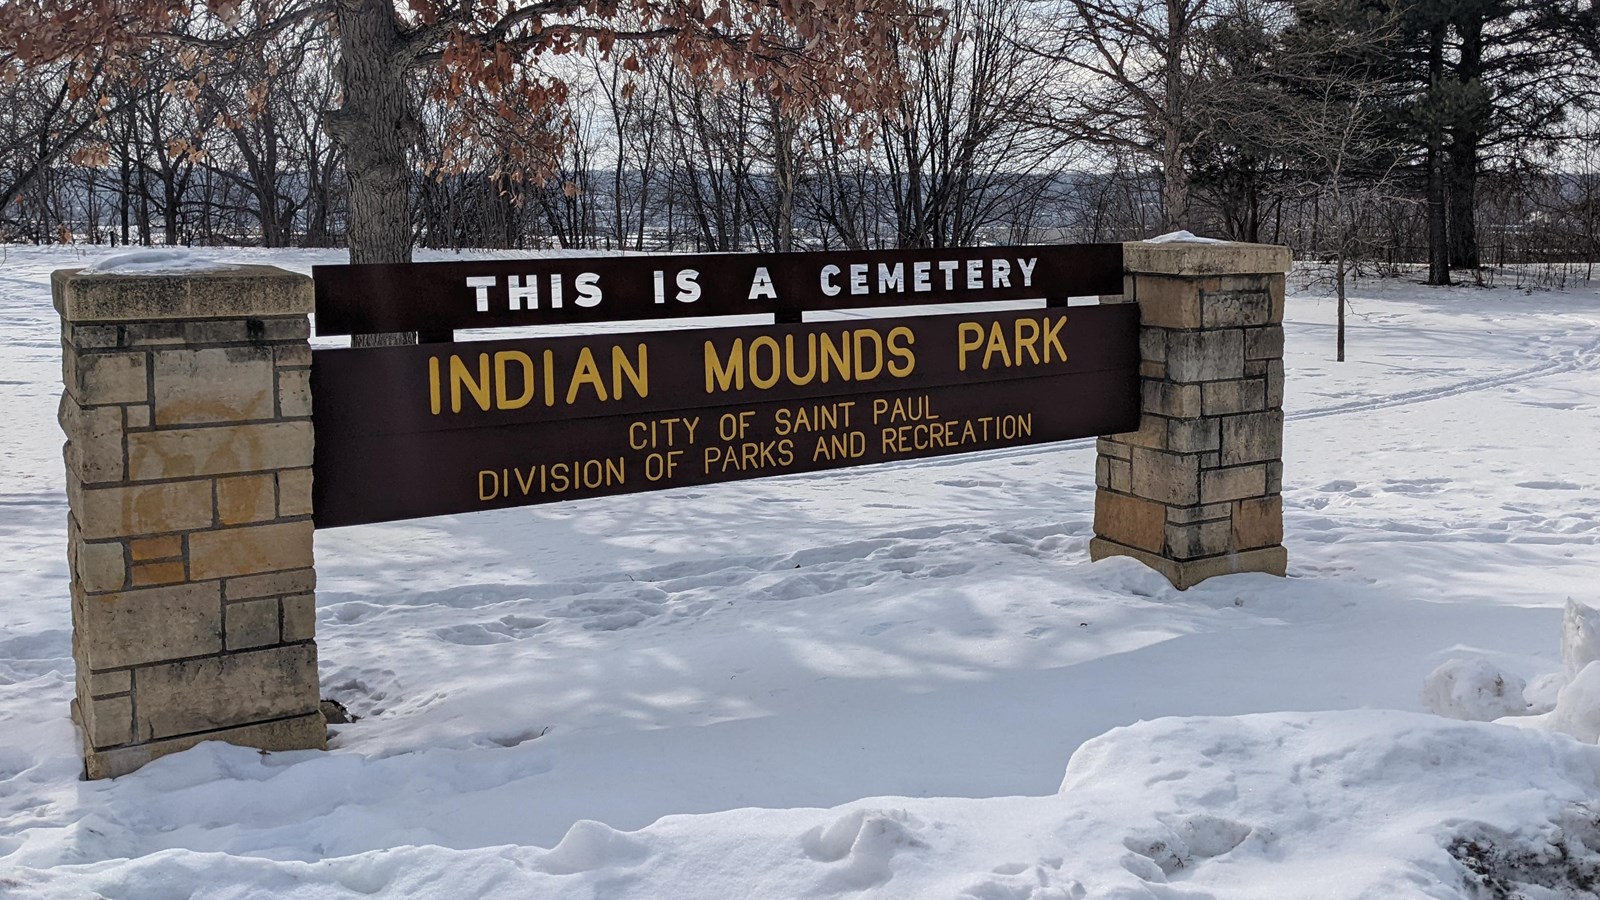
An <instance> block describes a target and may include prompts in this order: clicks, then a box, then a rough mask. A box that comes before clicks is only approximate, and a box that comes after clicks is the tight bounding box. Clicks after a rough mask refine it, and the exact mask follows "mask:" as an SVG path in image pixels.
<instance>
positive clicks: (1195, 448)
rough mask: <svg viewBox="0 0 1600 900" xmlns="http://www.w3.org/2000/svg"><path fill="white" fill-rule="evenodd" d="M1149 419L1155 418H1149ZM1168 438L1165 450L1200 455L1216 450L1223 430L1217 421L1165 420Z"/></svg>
mask: <svg viewBox="0 0 1600 900" xmlns="http://www.w3.org/2000/svg"><path fill="white" fill-rule="evenodd" d="M1147 418H1155V417H1154V416H1149V417H1147ZM1163 421H1165V422H1166V424H1167V438H1166V442H1165V448H1164V449H1167V450H1171V451H1173V452H1175V453H1200V452H1203V451H1206V450H1216V449H1217V448H1218V446H1219V442H1220V441H1221V440H1222V430H1221V428H1220V427H1219V426H1218V423H1217V420H1216V419H1165V420H1163Z"/></svg>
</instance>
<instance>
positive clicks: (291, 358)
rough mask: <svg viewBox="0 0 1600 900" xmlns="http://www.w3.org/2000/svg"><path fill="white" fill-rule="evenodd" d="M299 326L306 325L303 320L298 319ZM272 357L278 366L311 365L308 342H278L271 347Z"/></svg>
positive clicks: (302, 366) (307, 366) (308, 366)
mask: <svg viewBox="0 0 1600 900" xmlns="http://www.w3.org/2000/svg"><path fill="white" fill-rule="evenodd" d="M300 324H301V327H306V325H305V320H304V319H301V320H300ZM272 358H273V360H274V361H275V362H276V363H277V364H278V367H279V368H284V367H289V366H299V367H301V368H310V367H311V346H310V345H309V344H280V345H278V346H275V347H273V348H272Z"/></svg>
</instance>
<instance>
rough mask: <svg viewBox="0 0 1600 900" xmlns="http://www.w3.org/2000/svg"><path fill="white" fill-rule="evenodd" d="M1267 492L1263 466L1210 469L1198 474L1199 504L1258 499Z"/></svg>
mask: <svg viewBox="0 0 1600 900" xmlns="http://www.w3.org/2000/svg"><path fill="white" fill-rule="evenodd" d="M1266 492H1267V467H1266V466H1265V465H1264V464H1260V463H1258V464H1256V465H1250V466H1236V467H1234V468H1231V469H1210V470H1208V471H1205V472H1201V473H1200V502H1201V503H1223V502H1226V501H1228V500H1242V499H1244V498H1246V497H1260V496H1262V495H1263V494H1265V493H1266Z"/></svg>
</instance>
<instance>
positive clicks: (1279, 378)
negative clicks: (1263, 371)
mask: <svg viewBox="0 0 1600 900" xmlns="http://www.w3.org/2000/svg"><path fill="white" fill-rule="evenodd" d="M1267 405H1268V406H1270V407H1272V408H1274V409H1278V408H1281V407H1282V406H1283V360H1281V359H1273V360H1268V361H1267Z"/></svg>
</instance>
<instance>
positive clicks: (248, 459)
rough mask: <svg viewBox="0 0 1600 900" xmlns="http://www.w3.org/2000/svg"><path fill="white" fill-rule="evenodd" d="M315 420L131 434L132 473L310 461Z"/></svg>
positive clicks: (265, 467)
mask: <svg viewBox="0 0 1600 900" xmlns="http://www.w3.org/2000/svg"><path fill="white" fill-rule="evenodd" d="M312 440H313V438H312V433H311V423H310V422H257V423H254V424H250V425H213V426H208V427H200V428H175V429H170V430H158V431H147V432H141V433H139V434H130V435H128V477H129V478H130V479H131V480H133V481H153V480H157V479H166V478H183V477H191V476H195V475H231V474H235V473H242V472H266V471H269V470H273V469H285V468H293V467H298V466H306V465H310V463H311V454H312Z"/></svg>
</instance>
